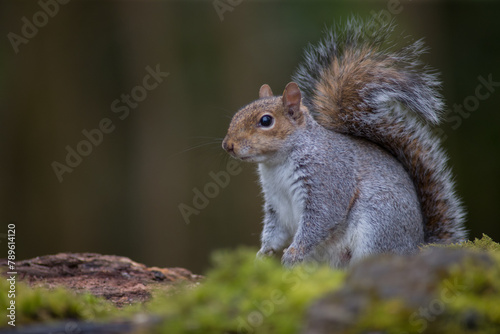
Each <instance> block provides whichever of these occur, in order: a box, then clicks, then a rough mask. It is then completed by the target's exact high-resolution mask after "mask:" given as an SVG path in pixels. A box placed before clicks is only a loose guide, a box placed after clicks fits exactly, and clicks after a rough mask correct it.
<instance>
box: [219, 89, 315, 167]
mask: <svg viewBox="0 0 500 334" xmlns="http://www.w3.org/2000/svg"><path fill="white" fill-rule="evenodd" d="M307 114H308V111H307V109H306V108H305V107H303V106H301V93H300V90H299V87H298V86H297V84H296V83H295V82H290V83H289V84H288V85H287V86H286V88H285V91H284V92H283V95H282V96H273V92H272V91H271V87H269V85H262V87H260V91H259V99H258V100H256V101H254V102H252V103H250V104H249V105H247V106H245V107H243V108H242V109H240V110H239V111H238V112H237V113H236V115H234V117H233V119H232V120H231V124H230V125H229V129H228V131H227V135H226V138H224V141H223V142H222V148H223V149H224V150H226V151H227V152H228V153H229V154H231V155H232V156H233V157H235V158H238V159H241V160H244V161H249V162H266V161H268V160H270V159H272V158H273V157H274V155H275V154H276V153H277V152H282V151H283V149H284V148H285V146H286V144H287V143H288V142H287V138H288V137H289V136H290V135H291V134H292V133H294V132H295V131H296V130H297V129H298V128H301V127H304V126H305V123H306V117H307Z"/></svg>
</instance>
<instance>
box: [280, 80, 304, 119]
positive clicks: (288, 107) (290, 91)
mask: <svg viewBox="0 0 500 334" xmlns="http://www.w3.org/2000/svg"><path fill="white" fill-rule="evenodd" d="M300 99H301V93H300V89H299V86H297V84H296V83H295V82H290V83H289V84H288V85H286V87H285V91H284V92H283V107H284V108H285V111H286V112H288V114H289V115H290V116H291V117H292V118H293V119H295V120H298V119H299V118H300V117H301V113H300Z"/></svg>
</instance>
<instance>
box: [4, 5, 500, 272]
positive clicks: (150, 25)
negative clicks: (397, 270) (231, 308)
mask: <svg viewBox="0 0 500 334" xmlns="http://www.w3.org/2000/svg"><path fill="white" fill-rule="evenodd" d="M233 3H234V2H233ZM390 3H392V0H391V1H369V2H368V1H367V2H361V1H340V2H334V1H306V0H304V1H268V2H266V1H258V2H257V1H251V0H244V1H242V2H241V4H239V5H237V6H235V7H234V8H233V10H232V11H226V12H224V14H223V20H221V18H220V16H219V15H218V14H217V12H216V10H215V9H214V4H213V2H212V1H150V2H147V1H146V2H139V1H138V2H133V1H123V2H118V1H77V0H73V1H70V2H69V3H67V4H64V5H63V4H61V5H59V12H58V13H57V14H56V15H54V17H50V18H49V19H48V22H47V24H45V25H44V26H42V27H40V28H39V29H38V32H37V34H36V35H35V36H34V37H32V38H30V39H28V42H27V44H21V45H19V52H18V53H15V51H14V48H13V47H12V45H11V42H10V41H9V39H8V34H9V33H15V34H17V35H21V28H22V26H23V24H24V23H23V21H22V20H21V19H22V18H23V17H26V18H27V19H28V20H29V21H30V22H33V15H34V14H36V13H37V12H39V11H40V10H41V7H40V4H39V3H38V2H36V1H29V2H28V1H25V2H22V1H21V2H19V1H2V2H0V35H1V36H2V37H1V39H0V112H1V114H0V136H1V141H0V159H1V169H0V221H1V223H2V225H1V226H2V227H1V228H2V230H0V241H2V242H5V233H6V231H7V227H6V226H7V224H8V223H11V222H14V223H15V224H16V227H17V229H16V250H17V258H18V259H21V258H27V257H33V256H38V255H45V254H49V253H57V252H67V251H71V252H84V251H85V252H99V253H105V254H118V255H123V256H129V257H131V258H132V259H134V260H136V261H139V262H143V263H146V264H148V265H156V266H183V267H187V268H189V269H191V270H194V271H195V272H202V271H203V270H204V269H206V268H207V266H208V258H209V254H210V253H211V252H212V251H213V250H215V249H220V248H232V247H236V246H238V245H254V246H257V245H258V242H259V241H258V240H259V233H260V229H261V225H260V220H261V215H262V214H261V208H260V206H261V198H260V194H259V191H260V190H259V186H258V183H257V176H256V173H255V166H253V165H241V167H242V172H241V173H240V174H238V175H234V176H231V179H230V183H229V185H228V186H227V187H225V188H221V189H219V193H218V194H217V196H215V197H214V198H212V199H209V203H208V204H207V205H206V207H205V208H203V209H202V210H199V213H198V214H197V215H194V214H193V215H191V216H190V217H189V218H190V223H189V224H187V223H186V221H185V220H184V219H183V217H182V215H181V213H180V211H179V204H181V203H184V204H186V205H189V206H192V205H193V203H192V201H193V197H194V192H193V189H194V188H197V189H200V190H202V191H203V188H204V187H205V185H207V184H209V183H210V182H212V178H211V176H210V172H211V171H213V172H215V173H218V172H220V171H223V170H225V169H226V163H227V161H228V159H227V157H226V155H225V154H224V152H222V150H221V148H220V141H221V139H222V138H223V137H224V135H225V132H226V129H227V127H228V124H229V121H230V117H231V116H232V114H233V113H234V112H235V111H236V110H237V109H238V108H239V107H241V106H242V105H244V104H246V103H249V102H250V101H252V100H253V99H255V98H256V97H257V95H258V89H259V87H260V85H261V84H263V83H268V84H270V85H271V87H272V88H273V90H274V91H275V93H278V92H281V91H282V90H283V88H284V86H285V85H286V83H287V82H289V81H290V76H291V74H292V73H293V71H294V69H295V66H296V65H297V64H298V63H299V62H300V61H301V59H302V50H303V48H304V47H305V46H306V45H307V43H309V42H316V41H317V40H318V39H319V38H320V37H321V33H322V31H323V30H324V28H325V26H330V25H331V24H332V23H333V22H336V21H338V20H345V19H346V18H347V17H348V16H349V15H350V14H359V15H361V16H362V17H370V16H372V15H373V14H374V13H375V12H379V11H381V10H386V11H387V8H388V5H390ZM397 8H398V10H399V9H400V10H401V12H400V13H398V14H395V15H392V14H391V17H392V18H394V19H395V20H396V22H397V23H398V25H399V30H401V31H405V33H406V34H407V35H410V36H411V37H412V38H422V37H424V38H425V40H426V43H427V45H428V46H429V47H430V52H429V53H428V54H426V55H425V57H424V58H425V61H426V62H427V63H429V64H430V65H431V66H433V67H434V68H436V69H438V70H439V71H440V72H441V73H442V76H441V78H442V80H443V93H444V95H445V97H446V104H447V106H448V108H449V109H453V105H454V104H464V101H466V102H467V103H471V102H473V101H474V98H473V97H474V95H475V94H476V88H477V87H478V85H479V84H480V81H479V79H478V77H479V76H482V77H484V78H486V79H487V78H488V76H489V75H491V76H492V79H493V81H495V82H500V62H499V50H500V47H499V41H500V40H499V37H500V24H499V18H500V6H499V5H497V3H496V2H486V1H485V2H482V1H463V2H440V1H409V0H407V1H405V0H402V1H401V4H400V6H399V7H397ZM387 13H389V12H386V14H387ZM157 64H160V65H159V68H160V69H161V71H164V72H169V76H168V77H167V78H165V79H164V81H163V82H162V83H161V84H159V85H158V87H157V88H155V89H153V90H151V91H149V92H148V94H147V97H146V98H145V99H144V100H143V101H141V102H139V103H138V106H137V107H136V108H135V109H130V115H129V116H128V117H127V118H125V119H123V120H121V119H120V118H119V117H118V116H120V115H121V113H114V112H113V111H112V108H111V103H112V102H113V101H114V100H116V99H120V96H121V95H122V94H130V93H131V90H132V89H133V88H134V87H135V86H137V85H142V82H143V78H144V76H145V75H146V74H147V71H146V69H145V68H146V67H147V66H150V67H151V68H153V69H154V68H155V67H156V65H157ZM495 89H496V90H495V91H494V92H492V93H491V94H490V96H489V97H488V98H486V99H484V100H481V101H480V103H479V105H477V106H474V108H473V109H474V110H473V111H472V112H470V115H469V116H468V117H467V118H464V117H463V116H460V117H458V118H457V114H456V113H453V112H451V113H449V115H448V122H446V123H445V125H444V126H443V127H442V129H443V130H444V131H445V134H446V136H447V139H446V141H445V142H444V146H445V147H446V149H447V151H448V152H449V155H450V159H451V160H450V165H451V166H452V168H453V170H454V173H455V175H456V181H457V184H458V187H457V190H458V193H459V194H460V196H461V197H462V198H463V200H464V202H465V205H466V207H467V210H468V222H467V227H468V229H469V230H470V231H471V233H470V236H471V238H473V237H477V236H481V235H482V233H486V234H488V235H490V236H491V237H492V238H494V239H496V240H497V241H499V240H500V224H499V219H498V208H499V202H500V191H499V189H500V178H499V176H498V171H499V164H500V161H499V153H500V152H499V151H500V148H499V147H500V135H499V130H498V127H499V124H500V113H499V105H500V87H497V88H495ZM480 92H481V93H485V92H486V90H484V88H481V90H480ZM121 105H123V104H121ZM104 118H109V119H110V120H111V121H112V124H113V125H114V127H115V128H114V131H113V132H111V133H109V134H104V135H103V139H102V142H101V143H100V145H98V146H95V147H93V149H92V152H91V153H90V154H89V155H88V156H86V157H83V161H82V162H81V163H80V164H79V165H78V166H77V167H75V168H74V170H73V171H72V172H71V173H65V174H63V181H62V182H59V180H58V178H57V177H56V174H55V173H54V170H53V167H52V165H51V164H52V163H53V162H54V161H58V162H60V163H65V157H66V154H67V151H66V146H67V145H69V146H70V147H72V148H73V149H76V147H77V145H78V143H80V142H81V141H82V140H84V139H85V137H84V135H83V134H82V130H84V129H86V130H89V131H90V130H92V129H94V128H96V127H98V125H99V122H100V121H101V120H102V119H104ZM212 190H213V191H215V190H214V189H212ZM2 249H4V250H3V251H2V252H4V253H5V255H3V254H0V257H6V254H7V251H6V250H5V247H2Z"/></svg>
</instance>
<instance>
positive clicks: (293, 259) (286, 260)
mask: <svg viewBox="0 0 500 334" xmlns="http://www.w3.org/2000/svg"><path fill="white" fill-rule="evenodd" d="M303 260H304V256H303V254H302V253H301V252H299V251H298V250H297V249H296V248H295V247H292V246H290V247H288V248H287V249H285V250H284V254H283V257H282V258H281V263H282V264H283V265H284V266H285V267H289V268H290V267H293V266H295V265H297V264H299V263H300V262H302V261H303Z"/></svg>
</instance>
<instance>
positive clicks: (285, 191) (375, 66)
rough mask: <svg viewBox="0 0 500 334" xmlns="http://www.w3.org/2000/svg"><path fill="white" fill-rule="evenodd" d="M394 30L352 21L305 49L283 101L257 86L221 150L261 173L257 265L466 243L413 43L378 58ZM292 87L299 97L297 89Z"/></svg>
mask: <svg viewBox="0 0 500 334" xmlns="http://www.w3.org/2000/svg"><path fill="white" fill-rule="evenodd" d="M394 29H395V25H394V24H393V23H392V22H391V23H388V24H384V25H379V24H377V23H376V22H374V21H362V20H360V19H359V18H351V19H350V20H348V22H347V24H346V25H345V27H344V28H343V29H336V32H333V31H329V32H327V33H326V36H325V37H324V38H323V39H322V40H321V41H320V42H319V44H318V45H316V46H309V47H308V49H306V53H305V60H304V62H303V64H301V65H300V66H299V67H298V69H297V71H296V73H295V74H294V76H293V77H292V79H293V80H294V81H293V82H290V83H289V84H288V85H287V86H286V88H285V90H284V92H283V94H282V96H273V93H272V91H271V88H270V87H269V86H268V85H263V86H262V87H261V88H260V91H259V99H258V100H256V101H254V102H252V103H250V104H248V105H247V106H245V107H243V108H241V109H240V110H239V111H238V112H237V113H236V114H235V115H234V117H233V119H232V120H231V123H230V126H229V129H228V132H227V135H226V137H225V138H224V140H223V142H222V147H223V149H224V150H225V151H227V152H228V153H229V154H230V155H231V156H233V157H234V158H237V159H240V160H242V161H247V162H253V163H257V164H258V172H259V176H260V184H261V187H262V191H263V196H264V201H265V204H264V221H263V231H262V235H261V248H260V250H259V252H258V253H257V255H258V257H262V256H272V255H273V254H280V252H281V251H283V255H282V259H281V260H282V263H283V264H284V265H285V266H293V265H296V264H299V263H301V262H303V261H319V262H323V263H328V264H329V265H330V266H332V267H336V268H344V267H347V266H349V265H350V264H352V263H355V262H356V261H358V260H360V259H362V258H364V257H366V256H369V255H371V254H377V253H388V252H390V253H396V254H412V253H415V252H416V251H418V249H419V247H421V246H422V245H425V244H429V243H441V244H447V243H456V242H461V241H463V240H465V238H466V236H467V233H466V231H465V229H464V220H465V211H464V209H463V207H462V203H461V200H460V199H459V198H458V196H457V195H456V193H455V190H454V182H453V180H452V174H451V172H450V169H449V168H448V167H447V160H448V159H447V157H446V155H445V153H444V151H443V149H442V148H441V143H440V140H439V138H437V137H436V136H434V135H433V133H432V129H431V127H430V125H435V124H439V121H440V118H441V114H442V109H443V106H444V103H443V102H442V96H441V94H440V93H439V91H438V89H439V87H440V82H439V80H438V78H437V74H436V73H435V71H433V70H431V69H430V68H429V67H428V66H425V65H424V64H423V63H422V62H421V60H419V57H420V55H421V54H422V53H423V52H425V48H424V45H423V42H422V40H418V41H415V42H412V43H410V44H408V45H406V46H403V47H399V48H396V47H395V46H394V45H391V46H387V44H388V41H389V38H390V36H391V35H392V34H393V31H394ZM299 87H300V88H299Z"/></svg>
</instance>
